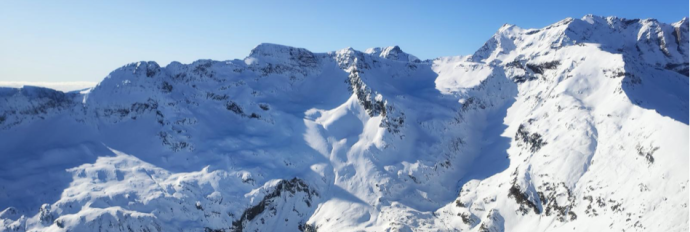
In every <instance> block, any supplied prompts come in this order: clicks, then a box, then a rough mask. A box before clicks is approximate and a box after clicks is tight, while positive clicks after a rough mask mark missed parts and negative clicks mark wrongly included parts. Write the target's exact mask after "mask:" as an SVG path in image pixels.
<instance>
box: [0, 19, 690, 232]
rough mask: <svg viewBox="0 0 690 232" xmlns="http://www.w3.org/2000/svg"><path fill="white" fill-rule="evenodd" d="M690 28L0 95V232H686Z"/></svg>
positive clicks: (492, 42)
mask: <svg viewBox="0 0 690 232" xmlns="http://www.w3.org/2000/svg"><path fill="white" fill-rule="evenodd" d="M687 25H688V22H687V18H685V19H683V20H681V21H679V22H677V23H674V24H663V23H659V22H657V21H655V20H632V21H630V20H627V19H620V18H615V17H607V18H604V17H597V16H585V17H583V18H582V19H565V20H562V21H560V22H558V23H555V24H553V25H550V26H547V27H545V28H542V29H520V28H518V27H516V26H512V25H506V26H504V27H501V28H500V29H499V31H498V32H497V33H496V34H495V35H494V36H493V37H492V38H491V39H489V41H487V43H486V44H485V45H484V46H483V47H482V48H480V49H479V50H478V51H477V52H476V53H475V54H473V55H471V56H455V57H442V58H436V59H433V60H424V61H421V60H419V59H417V58H416V57H414V56H413V55H410V54H407V53H404V52H403V51H402V49H400V47H398V46H392V47H386V48H372V49H368V50H366V51H365V52H361V51H356V50H354V49H351V48H346V49H342V50H338V51H334V52H327V53H312V52H310V51H308V50H306V49H303V48H294V47H289V46H283V45H276V44H268V43H265V44H260V45H258V46H257V47H256V48H254V49H253V50H252V51H251V52H250V55H249V56H247V57H246V58H245V59H243V60H238V59H236V60H229V61H212V60H198V61H195V62H193V63H191V64H188V65H185V64H181V63H178V62H172V63H171V64H169V65H167V66H165V67H161V66H160V65H158V64H157V63H155V62H138V63H131V64H128V65H125V66H123V67H121V68H119V69H117V70H115V71H113V72H112V73H110V75H109V76H108V77H106V78H105V79H104V80H103V81H102V82H101V83H99V84H98V85H97V86H96V87H94V88H92V89H90V90H88V91H81V92H68V93H63V92H59V91H53V90H49V89H43V88H36V87H27V88H26V89H25V88H22V89H11V88H0V99H1V100H0V110H2V112H1V113H0V115H1V116H2V117H0V135H2V137H3V138H8V139H7V140H5V141H1V142H0V147H3V148H5V149H7V150H8V151H9V152H8V153H7V155H5V157H0V159H2V160H0V161H2V162H0V163H4V165H3V166H2V170H4V171H3V173H2V174H3V176H2V177H0V186H2V189H3V191H4V192H5V193H4V194H0V208H6V209H5V210H3V211H2V213H0V230H2V231H15V230H17V231H28V230H32V231H33V230H39V231H52V230H56V231H61V230H72V231H90V230H96V229H101V230H106V231H124V230H134V231H171V230H173V231H174V230H190V231H244V230H255V229H256V230H271V229H272V228H279V227H280V228H286V229H287V230H294V231H296V230H300V231H304V230H311V229H320V230H390V231H406V230H407V231H409V230H413V229H416V230H428V231H451V230H462V231H505V230H508V231H511V230H526V229H528V228H531V229H533V230H539V231H545V230H573V229H577V230H595V229H601V228H609V229H612V230H613V229H632V230H636V231H645V230H649V229H651V228H657V229H665V230H681V231H687V230H688V225H687V223H688V221H687V216H688V214H687V202H688V198H687V188H686V186H687V183H688V178H687V175H686V174H687V171H688V167H687V161H688V160H687V154H688V150H687V146H686V144H685V142H686V141H687V138H688V134H687V124H688V122H687V121H688V119H687V114H684V112H687V111H688V100H687V98H685V97H686V96H687V95H688V79H687V76H688V75H687V63H688V57H687V54H688V51H687V46H683V44H687V39H688V37H687V30H688V26H687ZM635 32H637V33H635ZM633 34H634V35H635V36H631V35H633ZM583 38H584V39H583ZM612 38H613V39H612ZM618 41H625V43H621V44H618ZM679 41H680V42H683V41H685V43H679ZM614 42H615V43H614ZM662 44H663V46H662ZM658 93H664V95H660V94H658ZM44 128H50V130H49V131H52V133H50V132H49V133H44V132H43V130H44ZM668 136H671V139H668V138H666V137H668ZM26 144H32V145H33V146H31V147H24V146H22V145H26ZM684 144H685V145H684ZM58 157H62V158H58ZM682 161H685V162H682ZM601 163H603V164H601ZM609 166H610V167H609ZM27 167H28V168H27ZM611 169H613V170H615V172H612V171H611ZM37 170H42V172H38V171H37ZM64 170H67V171H66V172H65V171H64ZM43 173H48V174H49V175H45V174H43ZM620 173H623V174H624V175H628V176H630V178H628V179H626V180H616V176H617V175H620ZM658 179H663V180H664V181H657V180H658ZM678 183H680V184H678ZM26 189H30V190H29V191H27V190H26ZM614 190H615V191H614ZM618 190H626V191H627V192H628V193H632V192H639V193H638V194H626V192H616V191H618ZM17 203H19V204H18V205H17ZM12 206H14V207H12ZM22 206H23V207H24V208H22ZM168 208H169V210H168ZM666 212H675V214H674V215H668V213H666ZM635 217H637V218H635ZM611 222H613V223H612V224H610V223H611ZM667 222H668V223H667ZM535 228H536V229H535Z"/></svg>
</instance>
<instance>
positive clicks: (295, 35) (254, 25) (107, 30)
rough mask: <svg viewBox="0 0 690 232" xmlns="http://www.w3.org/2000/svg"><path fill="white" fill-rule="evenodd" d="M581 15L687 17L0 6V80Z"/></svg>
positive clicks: (472, 36) (434, 52)
mask: <svg viewBox="0 0 690 232" xmlns="http://www.w3.org/2000/svg"><path fill="white" fill-rule="evenodd" d="M586 14H595V15H603V16H610V15H614V16H619V17H625V18H657V19H659V20H660V21H662V22H667V23H670V22H675V21H678V20H680V19H681V18H683V17H686V16H688V0H643V1H639V0H628V1H620V0H615V1H614V0H595V1H591V0H578V1H554V0H552V1H542V0H538V1H537V0H532V1H523V2H519V1H383V0H381V1H379V0H376V1H251V2H250V1H179V2H168V1H64V2H63V1H1V2H0V81H51V82H64V81H94V82H97V81H100V80H101V79H102V78H103V77H105V76H106V75H107V74H108V73H109V72H110V71H112V70H113V69H115V68H118V67H120V66H122V65H124V64H127V63H130V62H135V61H140V60H153V61H157V62H158V63H159V64H161V65H167V64H168V63H169V62H170V61H174V60H176V61H180V62H183V63H189V62H192V61H194V60H197V59H215V60H230V59H236V58H238V59H242V58H244V57H245V56H247V55H248V54H249V51H250V50H251V49H252V48H253V47H254V46H256V45H257V44H259V43H262V42H271V43H278V44H285V45H291V46H296V47H304V48H307V49H309V50H311V51H314V52H326V51H333V50H338V49H341V48H345V47H353V48H355V49H358V50H364V49H366V48H369V47H377V46H389V45H399V46H401V48H402V49H403V50H405V51H406V52H408V53H411V54H414V55H417V56H418V57H420V58H422V59H427V58H435V57H439V56H450V55H467V54H471V53H472V52H474V51H475V50H476V49H478V48H479V47H480V46H481V45H482V44H483V43H484V42H485V41H486V40H487V39H488V38H489V37H490V36H491V35H492V34H493V33H494V32H495V31H496V30H497V29H498V28H499V27H500V26H501V25H503V24H504V23H510V24H516V25H518V26H520V27H523V28H539V27H544V26H546V25H549V24H551V23H554V22H557V21H559V20H561V19H563V18H566V17H574V18H580V17H582V16H584V15H586Z"/></svg>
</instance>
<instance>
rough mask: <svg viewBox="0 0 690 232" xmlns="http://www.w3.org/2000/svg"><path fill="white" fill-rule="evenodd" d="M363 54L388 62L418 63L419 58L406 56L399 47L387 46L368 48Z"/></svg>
mask: <svg viewBox="0 0 690 232" xmlns="http://www.w3.org/2000/svg"><path fill="white" fill-rule="evenodd" d="M364 53H366V54H370V55H372V56H378V57H382V58H386V59H389V60H398V61H405V62H419V58H417V57H416V56H414V55H411V54H407V53H405V52H403V51H402V49H400V47H399V46H397V45H395V46H389V47H375V48H369V49H367V50H366V51H365V52H364Z"/></svg>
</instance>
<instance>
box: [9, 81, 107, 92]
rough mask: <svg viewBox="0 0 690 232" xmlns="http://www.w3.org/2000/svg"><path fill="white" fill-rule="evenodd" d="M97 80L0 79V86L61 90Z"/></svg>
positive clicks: (90, 83)
mask: <svg viewBox="0 0 690 232" xmlns="http://www.w3.org/2000/svg"><path fill="white" fill-rule="evenodd" d="M96 84H98V82H88V81H73V82H30V81H0V87H12V88H21V87H22V86H25V85H31V86H40V87H46V88H51V89H55V90H59V91H63V92H68V91H74V90H80V89H85V88H91V87H94V86H96Z"/></svg>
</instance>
